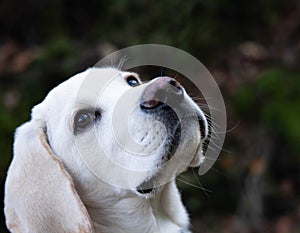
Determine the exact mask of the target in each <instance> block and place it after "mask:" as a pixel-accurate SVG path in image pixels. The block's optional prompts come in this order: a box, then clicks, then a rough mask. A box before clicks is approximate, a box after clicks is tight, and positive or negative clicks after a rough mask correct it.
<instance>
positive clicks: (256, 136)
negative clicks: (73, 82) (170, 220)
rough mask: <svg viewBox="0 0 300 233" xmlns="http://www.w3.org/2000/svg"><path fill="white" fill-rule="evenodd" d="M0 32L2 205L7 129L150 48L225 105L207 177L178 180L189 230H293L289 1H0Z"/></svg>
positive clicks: (297, 174)
mask: <svg viewBox="0 0 300 233" xmlns="http://www.w3.org/2000/svg"><path fill="white" fill-rule="evenodd" d="M0 29H1V30H0V122H1V124H0V151H1V155H0V158H1V159H0V180H1V186H0V189H1V200H3V192H4V189H3V185H4V180H5V176H6V171H7V167H8V165H9V162H10V160H11V158H12V142H13V133H14V129H15V128H16V127H17V126H18V125H20V124H21V123H23V122H25V121H27V120H29V116H30V109H31V108H32V107H33V106H34V105H35V104H37V103H39V102H40V101H41V100H42V99H43V98H44V97H45V95H46V94H47V93H48V91H49V90H50V89H51V88H53V87H54V86H56V85H57V84H58V83H60V82H62V81H63V80H65V79H66V78H68V77H70V76H72V75H74V74H76V73H77V72H79V71H82V70H84V69H86V68H87V67H90V66H93V65H94V64H95V63H96V62H97V61H98V60H99V59H101V58H102V57H103V56H105V55H107V54H108V53H110V52H112V51H115V50H117V49H120V48H124V47H127V46H130V45H136V44H143V43H159V44H166V45H171V46H174V47H177V48H179V49H183V50H185V51H187V52H189V53H190V54H192V55H193V56H195V57H196V58H198V59H199V60H200V61H201V62H202V63H204V64H205V66H206V67H207V68H208V69H209V70H210V71H211V73H212V74H213V76H214V78H215V79H216V81H217V83H218V84H219V86H220V89H221V91H222V94H223V97H224V99H225V103H226V108H227V114H228V133H227V138H226V141H225V145H224V150H223V152H222V154H221V155H220V157H219V159H218V161H217V163H216V164H215V165H214V167H213V169H211V171H210V172H208V173H207V174H205V175H203V176H201V177H197V171H196V170H195V171H190V172H189V173H186V174H184V175H182V176H181V177H179V179H178V185H179V186H180V188H181V190H182V194H183V199H184V202H185V204H186V206H187V208H188V210H189V212H190V214H191V220H192V228H191V229H192V230H193V232H194V233H231V232H232V233H233V232H237V233H260V232H267V233H268V232H271V233H273V232H274V233H296V232H300V195H299V194H300V1H299V0H294V1H293V0H287V1H281V0H256V1H246V0H223V1H222V0H202V1H197V0H189V1H179V0H164V1H145V0H140V1H138V0H133V1H124V0H111V1H109V2H108V1H102V0H91V1H84V2H82V1H79V0H72V1H70V0H53V1H39V0H24V1H18V0H3V1H1V2H0ZM0 207H1V209H3V203H2V202H1V205H0ZM0 220H1V221H0V232H7V230H6V228H5V224H4V222H5V220H4V216H3V213H1V217H0Z"/></svg>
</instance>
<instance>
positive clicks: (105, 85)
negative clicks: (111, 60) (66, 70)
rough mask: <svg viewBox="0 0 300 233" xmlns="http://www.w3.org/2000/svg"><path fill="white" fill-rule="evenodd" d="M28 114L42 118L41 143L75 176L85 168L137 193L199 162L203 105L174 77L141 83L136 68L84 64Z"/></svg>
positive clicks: (205, 129)
mask: <svg viewBox="0 0 300 233" xmlns="http://www.w3.org/2000/svg"><path fill="white" fill-rule="evenodd" d="M33 118H39V119H40V120H42V121H45V122H46V128H47V135H48V139H49V144H50V146H51V148H52V150H53V151H54V152H55V154H56V155H57V156H58V157H59V158H60V159H61V160H62V162H63V163H64V165H65V166H66V168H67V170H68V171H69V172H70V173H71V174H72V175H73V176H74V177H76V179H75V180H80V176H81V174H89V173H93V176H94V177H95V176H96V177H97V180H98V181H97V184H98V183H99V182H100V183H101V181H104V182H105V183H108V184H110V185H111V186H114V187H113V190H115V189H116V188H126V189H127V191H128V190H130V191H133V192H135V193H137V194H143V193H151V192H152V191H154V190H155V188H158V187H159V186H161V185H163V184H164V183H166V182H168V181H170V179H172V178H175V176H176V175H177V174H179V173H180V172H182V171H183V170H185V169H186V168H187V167H188V166H199V165H200V163H201V161H202V160H203V155H202V147H201V145H202V142H203V140H205V139H206V137H207V134H208V126H207V121H206V118H205V116H204V114H203V112H202V111H201V109H200V108H199V107H198V106H197V105H196V104H195V103H194V102H193V101H192V99H191V98H190V97H189V96H188V94H187V93H186V91H185V89H184V88H183V87H182V86H181V84H180V83H179V82H177V81H176V80H175V79H173V78H170V77H157V78H155V79H153V80H152V81H150V82H147V83H144V84H143V83H142V82H141V81H140V79H139V76H138V74H136V73H131V72H122V71H119V70H116V69H112V68H104V69H98V68H96V69H95V68H94V69H90V70H88V71H86V72H84V73H81V74H79V75H77V76H75V77H73V78H71V79H69V80H68V81H66V82H64V83H63V84H61V85H60V86H58V87H56V88H55V89H54V90H52V91H51V92H50V93H49V95H48V96H47V98H46V99H45V101H44V102H42V103H41V104H40V105H38V106H37V107H35V109H34V111H33ZM83 163H84V164H83ZM85 170H89V172H87V171H85ZM78 177H79V178H78ZM83 179H84V180H83V181H82V182H79V183H80V184H82V186H83V187H82V188H86V187H84V183H85V179H86V178H83ZM88 180H91V179H88ZM92 180H93V179H92ZM93 185H94V184H93Z"/></svg>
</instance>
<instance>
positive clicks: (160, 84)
mask: <svg viewBox="0 0 300 233" xmlns="http://www.w3.org/2000/svg"><path fill="white" fill-rule="evenodd" d="M183 95H184V93H183V87H182V86H181V84H180V83H179V82H178V81H176V80H175V79H173V78H170V77H159V78H157V79H156V80H155V81H154V82H152V83H151V84H150V85H148V86H147V87H146V88H145V90H144V92H143V94H142V96H141V104H140V107H141V109H144V110H151V109H156V108H157V107H159V106H161V105H163V104H166V105H168V106H170V107H176V106H177V105H178V104H180V103H181V101H182V99H183Z"/></svg>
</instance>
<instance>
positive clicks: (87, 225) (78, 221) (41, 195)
mask: <svg viewBox="0 0 300 233" xmlns="http://www.w3.org/2000/svg"><path fill="white" fill-rule="evenodd" d="M4 211H5V216H6V224H7V227H8V228H9V229H10V231H11V232H31V233H32V232H39V233H40V232H56V233H66V232H68V233H70V232H72V233H73V232H74V233H77V232H78V233H79V232H81V233H83V232H84V233H87V232H93V227H92V223H91V220H90V217H89V215H88V212H87V210H86V208H85V206H84V205H83V203H82V201H81V200H80V197H79V196H78V194H77V192H76V190H75V188H74V185H73V182H72V179H71V177H70V175H69V174H68V173H67V171H66V170H65V169H64V167H63V165H62V163H61V161H60V160H59V159H58V157H57V156H56V155H55V154H54V153H53V152H52V150H51V148H50V146H49V144H48V140H47V136H46V126H45V124H43V123H42V122H39V121H36V120H32V121H31V122H29V123H26V124H24V125H22V126H21V127H19V128H18V129H17V132H16V135H15V142H14V157H13V161H12V163H11V165H10V168H9V171H8V175H7V179H6V184H5V210H4Z"/></svg>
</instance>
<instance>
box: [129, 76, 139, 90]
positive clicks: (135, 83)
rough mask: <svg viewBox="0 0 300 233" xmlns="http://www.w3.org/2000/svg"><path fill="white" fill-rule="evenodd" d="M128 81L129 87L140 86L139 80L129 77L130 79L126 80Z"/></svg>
mask: <svg viewBox="0 0 300 233" xmlns="http://www.w3.org/2000/svg"><path fill="white" fill-rule="evenodd" d="M126 81H127V83H128V85H129V86H132V87H135V86H138V85H140V82H139V80H137V78H136V77H134V76H129V77H127V78H126Z"/></svg>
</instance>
